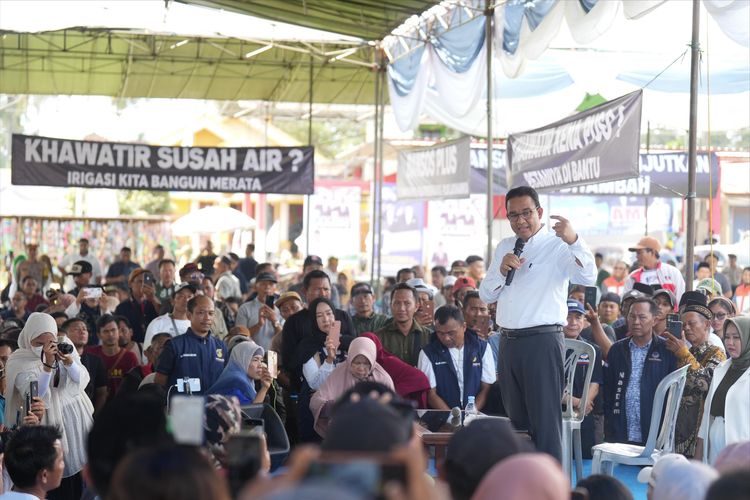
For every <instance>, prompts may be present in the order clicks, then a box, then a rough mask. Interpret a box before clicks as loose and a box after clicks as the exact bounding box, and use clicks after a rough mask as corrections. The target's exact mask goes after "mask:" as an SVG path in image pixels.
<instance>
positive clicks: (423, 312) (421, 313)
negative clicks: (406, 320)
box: [406, 278, 436, 332]
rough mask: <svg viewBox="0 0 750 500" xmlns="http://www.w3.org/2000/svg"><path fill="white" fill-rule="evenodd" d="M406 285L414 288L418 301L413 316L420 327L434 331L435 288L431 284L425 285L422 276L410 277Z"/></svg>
mask: <svg viewBox="0 0 750 500" xmlns="http://www.w3.org/2000/svg"><path fill="white" fill-rule="evenodd" d="M406 284H407V285H409V286H410V287H412V288H414V289H415V290H416V291H417V296H418V297H419V302H418V303H417V312H416V314H415V315H414V318H415V319H416V320H417V323H419V324H420V325H421V326H422V328H426V329H428V330H430V331H431V332H432V331H434V328H433V323H434V321H435V319H434V315H435V292H436V291H435V290H433V289H432V287H431V286H429V285H427V283H425V282H424V280H423V279H422V278H414V279H410V280H409V281H407V282H406Z"/></svg>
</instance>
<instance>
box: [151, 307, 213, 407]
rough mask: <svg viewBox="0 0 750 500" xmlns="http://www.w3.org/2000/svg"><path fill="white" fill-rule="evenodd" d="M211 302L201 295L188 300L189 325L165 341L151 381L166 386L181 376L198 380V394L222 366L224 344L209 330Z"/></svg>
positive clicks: (205, 387)
mask: <svg viewBox="0 0 750 500" xmlns="http://www.w3.org/2000/svg"><path fill="white" fill-rule="evenodd" d="M214 315H215V310H214V302H213V300H211V299H210V298H209V297H207V296H205V295H198V296H196V297H193V298H192V299H190V301H189V302H188V319H190V328H188V329H187V331H186V332H185V333H184V334H183V335H178V336H177V337H175V338H173V339H172V341H171V342H169V343H168V344H167V345H166V347H165V348H164V350H163V351H162V353H161V356H160V357H159V361H158V363H157V366H156V376H155V377H154V382H155V383H156V384H158V385H161V386H162V387H166V388H169V387H171V386H173V385H175V383H176V382H177V379H181V378H197V379H199V380H200V390H199V391H194V392H197V393H198V394H203V393H205V391H206V389H208V388H209V387H211V386H212V385H213V384H214V382H216V380H217V379H218V378H219V376H220V375H221V372H222V371H223V370H224V355H225V354H226V351H227V348H226V345H224V342H222V341H221V340H219V339H218V338H217V337H215V336H214V335H213V333H212V332H211V327H212V325H213V322H214Z"/></svg>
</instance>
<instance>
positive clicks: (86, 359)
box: [81, 352, 109, 404]
mask: <svg viewBox="0 0 750 500" xmlns="http://www.w3.org/2000/svg"><path fill="white" fill-rule="evenodd" d="M81 364H82V365H83V366H84V367H85V368H86V370H88V372H89V377H90V380H89V383H88V385H87V386H86V389H85V391H86V395H87V396H88V397H89V399H90V400H91V404H94V402H95V401H96V390H97V389H99V388H100V387H107V384H108V383H109V381H108V380H107V369H106V368H105V367H104V361H102V359H101V358H100V357H99V356H95V355H93V354H90V353H88V352H84V353H83V354H81Z"/></svg>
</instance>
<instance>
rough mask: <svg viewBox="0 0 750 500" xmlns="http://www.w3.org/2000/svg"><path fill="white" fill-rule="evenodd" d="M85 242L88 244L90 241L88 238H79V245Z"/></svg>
mask: <svg viewBox="0 0 750 500" xmlns="http://www.w3.org/2000/svg"><path fill="white" fill-rule="evenodd" d="M83 242H86V243H88V242H89V239H88V238H78V243H83Z"/></svg>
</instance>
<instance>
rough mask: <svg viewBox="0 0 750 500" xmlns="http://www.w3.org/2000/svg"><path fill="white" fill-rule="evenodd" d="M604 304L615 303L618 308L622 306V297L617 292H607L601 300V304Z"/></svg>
mask: <svg viewBox="0 0 750 500" xmlns="http://www.w3.org/2000/svg"><path fill="white" fill-rule="evenodd" d="M602 302H614V303H615V304H617V305H618V306H619V305H620V296H619V295H617V294H616V293H615V292H607V293H605V294H604V295H602V298H601V299H599V303H600V304H601V303H602Z"/></svg>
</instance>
